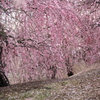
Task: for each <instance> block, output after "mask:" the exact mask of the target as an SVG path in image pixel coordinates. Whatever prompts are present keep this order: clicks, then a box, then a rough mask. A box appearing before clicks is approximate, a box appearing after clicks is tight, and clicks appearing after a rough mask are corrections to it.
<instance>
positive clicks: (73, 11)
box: [0, 0, 100, 83]
mask: <svg viewBox="0 0 100 100" xmlns="http://www.w3.org/2000/svg"><path fill="white" fill-rule="evenodd" d="M99 4H100V2H99V1H96V0H94V1H93V0H92V2H90V1H89V0H88V1H85V0H84V1H82V0H76V1H73V0H15V1H14V0H10V1H9V0H5V1H4V0H1V1H0V14H1V19H0V20H1V24H2V25H4V32H5V35H4V33H0V34H1V37H2V38H4V39H1V38H0V39H1V43H2V45H3V49H4V50H3V57H2V60H3V61H5V63H6V67H5V72H6V75H7V76H8V77H9V79H10V81H11V82H12V81H13V82H12V83H16V82H25V81H30V80H32V79H45V78H50V79H55V78H62V77H63V76H66V75H68V76H71V75H73V74H74V72H73V65H74V64H75V63H76V62H80V61H84V62H85V63H89V64H92V63H96V62H98V61H100V43H99V42H100V35H99V34H100V17H99V16H100V14H99V13H100V8H99ZM12 79H13V80H12ZM17 79H18V80H17Z"/></svg>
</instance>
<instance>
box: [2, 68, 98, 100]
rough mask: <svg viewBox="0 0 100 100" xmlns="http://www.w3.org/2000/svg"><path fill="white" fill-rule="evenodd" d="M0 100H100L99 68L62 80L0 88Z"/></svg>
mask: <svg viewBox="0 0 100 100" xmlns="http://www.w3.org/2000/svg"><path fill="white" fill-rule="evenodd" d="M0 100H100V68H97V69H92V70H90V71H85V72H82V73H79V74H77V75H74V76H73V77H70V78H67V79H62V80H47V81H35V82H29V83H24V84H16V85H12V86H10V87H4V88H0Z"/></svg>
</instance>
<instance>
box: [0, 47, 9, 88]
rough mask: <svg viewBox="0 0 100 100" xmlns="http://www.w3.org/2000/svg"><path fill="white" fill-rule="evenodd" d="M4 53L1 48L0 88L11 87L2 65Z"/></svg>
mask: <svg viewBox="0 0 100 100" xmlns="http://www.w3.org/2000/svg"><path fill="white" fill-rule="evenodd" d="M2 53H3V47H2V46H0V87H4V86H8V85H9V80H8V78H7V77H6V75H5V73H4V71H3V68H4V66H3V63H2Z"/></svg>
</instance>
